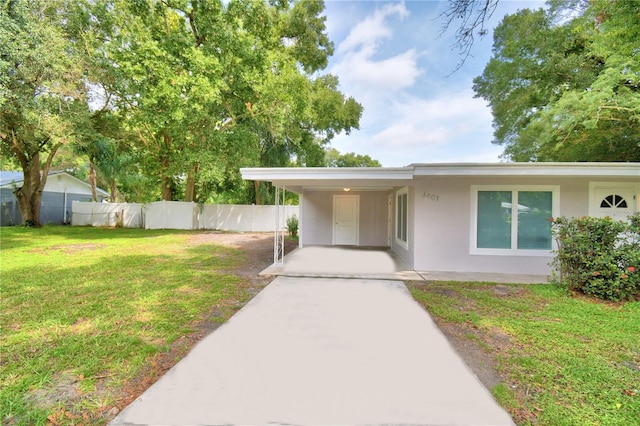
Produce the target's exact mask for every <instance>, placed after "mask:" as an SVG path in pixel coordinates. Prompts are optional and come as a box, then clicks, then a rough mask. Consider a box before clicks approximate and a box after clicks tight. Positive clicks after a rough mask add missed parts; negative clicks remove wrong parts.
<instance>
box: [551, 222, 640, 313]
mask: <svg viewBox="0 0 640 426" xmlns="http://www.w3.org/2000/svg"><path fill="white" fill-rule="evenodd" d="M553 232H554V237H555V239H556V241H557V244H558V249H557V250H556V257H555V259H554V262H553V264H554V266H555V267H556V268H557V269H558V270H559V272H560V281H561V284H563V285H566V286H567V288H569V289H570V290H575V291H579V292H582V293H585V294H588V295H591V296H595V297H598V298H601V299H605V300H614V301H619V300H631V299H635V298H638V297H639V296H640V214H636V215H634V216H632V217H631V218H630V221H629V222H628V223H627V222H622V221H614V220H612V219H611V218H609V217H607V218H603V219H600V218H594V217H583V218H575V219H567V218H564V217H559V218H556V219H554V221H553Z"/></svg>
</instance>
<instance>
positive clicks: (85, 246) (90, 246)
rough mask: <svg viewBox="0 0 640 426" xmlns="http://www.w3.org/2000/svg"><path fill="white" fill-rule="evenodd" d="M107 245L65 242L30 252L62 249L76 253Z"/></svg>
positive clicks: (42, 252) (44, 252) (43, 252)
mask: <svg viewBox="0 0 640 426" xmlns="http://www.w3.org/2000/svg"><path fill="white" fill-rule="evenodd" d="M105 247H106V245H105V244H91V243H88V244H64V245H57V246H51V247H46V248H38V249H33V250H30V253H40V254H46V253H47V252H48V251H51V250H62V252H63V253H66V254H74V253H78V252H80V251H85V250H99V249H102V248H105Z"/></svg>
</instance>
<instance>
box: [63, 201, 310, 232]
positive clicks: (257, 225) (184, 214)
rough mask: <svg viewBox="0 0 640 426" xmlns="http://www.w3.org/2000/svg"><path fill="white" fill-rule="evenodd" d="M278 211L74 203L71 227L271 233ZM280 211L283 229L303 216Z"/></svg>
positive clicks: (223, 206)
mask: <svg viewBox="0 0 640 426" xmlns="http://www.w3.org/2000/svg"><path fill="white" fill-rule="evenodd" d="M275 209H276V206H255V205H251V206H246V205H235V204H197V203H186V202H180V201H157V202H154V203H149V204H145V205H142V204H128V203H86V202H85V203H83V202H74V203H73V214H72V223H71V224H72V225H75V226H87V225H89V226H116V224H117V223H118V221H119V220H120V223H121V224H122V226H124V227H126V228H146V229H217V230H222V231H237V232H271V231H274V230H275V227H276V226H275V221H276V210H275ZM280 209H281V210H280V211H281V219H280V220H281V224H280V227H281V228H282V227H284V226H285V225H284V224H286V219H288V218H289V217H291V216H293V215H296V216H299V215H300V214H299V207H298V206H280ZM283 213H284V214H283ZM282 216H284V220H283V219H282Z"/></svg>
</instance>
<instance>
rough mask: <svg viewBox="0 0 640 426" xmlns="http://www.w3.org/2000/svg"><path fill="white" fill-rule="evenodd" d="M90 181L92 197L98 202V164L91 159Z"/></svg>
mask: <svg viewBox="0 0 640 426" xmlns="http://www.w3.org/2000/svg"><path fill="white" fill-rule="evenodd" d="M89 183H90V184H91V199H92V200H93V202H94V203H96V202H98V192H97V191H96V186H97V185H96V166H95V164H93V161H91V160H89Z"/></svg>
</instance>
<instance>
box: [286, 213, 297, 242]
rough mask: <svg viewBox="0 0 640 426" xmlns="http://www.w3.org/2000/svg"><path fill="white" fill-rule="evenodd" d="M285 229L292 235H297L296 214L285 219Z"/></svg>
mask: <svg viewBox="0 0 640 426" xmlns="http://www.w3.org/2000/svg"><path fill="white" fill-rule="evenodd" d="M287 231H289V235H291V236H292V237H297V236H298V216H296V215H295V214H294V215H293V216H291V217H289V218H288V219H287Z"/></svg>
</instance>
